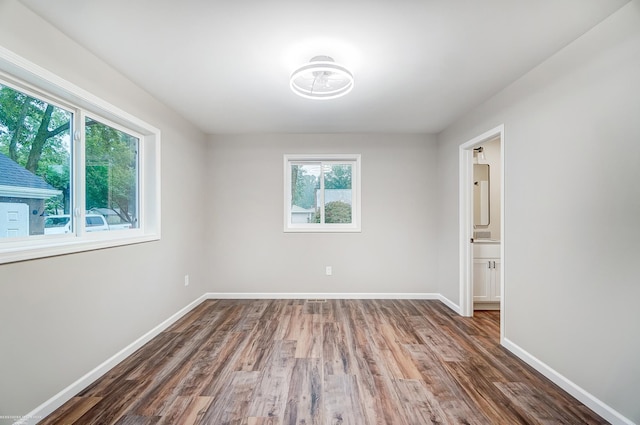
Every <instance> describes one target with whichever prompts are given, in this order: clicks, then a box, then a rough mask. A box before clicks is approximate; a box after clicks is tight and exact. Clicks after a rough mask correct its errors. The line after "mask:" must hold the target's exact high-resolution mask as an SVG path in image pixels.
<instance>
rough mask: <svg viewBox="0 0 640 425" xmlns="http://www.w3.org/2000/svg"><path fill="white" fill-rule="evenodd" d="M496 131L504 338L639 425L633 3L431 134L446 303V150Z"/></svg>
mask: <svg viewBox="0 0 640 425" xmlns="http://www.w3.org/2000/svg"><path fill="white" fill-rule="evenodd" d="M499 124H504V125H505V141H504V145H503V148H504V154H505V162H506V164H505V180H506V183H505V185H506V187H505V190H506V193H505V234H504V235H503V241H504V246H505V258H504V264H505V275H504V279H505V299H506V309H505V311H504V314H505V323H506V328H505V337H506V338H507V339H508V340H509V341H511V342H513V343H515V344H516V345H517V346H519V347H521V348H522V349H524V350H525V351H527V352H528V353H530V354H532V355H533V356H535V357H536V358H538V359H539V360H540V361H542V362H543V363H545V364H546V365H548V366H550V367H551V368H553V369H555V371H557V372H558V373H559V374H561V375H563V376H564V377H566V378H568V379H569V380H570V381H572V382H573V383H575V384H577V385H578V386H579V387H581V388H582V389H584V390H586V391H587V392H589V393H591V394H592V395H593V396H595V397H596V398H597V399H599V400H601V401H603V402H604V403H606V404H607V405H609V406H610V407H612V408H613V409H615V410H616V411H618V412H619V413H621V414H622V415H624V416H626V417H627V418H628V419H631V420H632V421H634V422H637V423H640V405H639V404H638V394H640V361H638V359H640V336H639V335H640V333H639V331H638V325H639V324H640V309H639V308H638V300H639V299H640V284H639V283H638V282H639V281H640V280H639V277H638V267H637V262H638V258H640V245H639V243H638V241H640V184H638V182H640V2H638V1H633V2H631V3H629V4H628V5H627V6H625V7H623V8H622V9H620V11H618V12H616V13H615V14H614V15H612V16H611V17H610V18H608V19H607V20H605V21H604V22H603V23H601V24H600V25H598V26H596V27H595V28H594V29H592V30H591V31H589V32H588V33H587V34H585V35H584V36H583V37H581V38H579V39H578V40H577V41H575V42H574V43H572V44H570V45H569V46H567V47H566V48H565V49H563V50H562V51H560V52H559V53H558V54H556V55H555V56H553V57H552V58H550V59H549V60H547V61H546V62H545V63H543V64H542V65H540V66H539V67H537V68H536V69H534V70H533V71H531V72H530V73H528V74H527V75H525V76H524V77H523V78H521V79H520V80H518V81H517V82H515V83H514V84H513V85H511V86H510V87H508V88H507V89H505V90H504V91H503V92H501V93H500V94H498V95H497V96H496V97H494V98H493V99H492V100H491V101H489V102H487V103H486V104H484V105H482V106H481V107H479V108H478V109H477V110H475V111H474V112H472V113H470V114H468V115H467V116H465V117H464V118H463V119H461V120H459V121H458V122H457V123H455V124H454V125H452V126H451V127H450V128H448V129H447V130H446V131H445V132H443V133H442V134H440V135H439V136H438V147H439V150H438V166H439V178H440V184H441V186H440V201H441V208H440V221H439V223H440V228H441V229H442V230H443V231H442V233H441V236H440V241H441V249H442V251H441V256H440V259H439V268H440V271H441V273H440V275H439V282H440V290H441V292H442V293H443V294H444V295H445V296H447V297H449V298H450V299H452V300H455V301H458V300H459V294H458V289H459V286H458V267H457V265H458V245H457V241H458V218H457V211H458V198H457V193H458V192H457V184H458V164H457V162H458V146H459V145H460V144H462V143H464V142H466V141H468V140H470V139H472V138H473V137H475V136H477V135H479V134H482V133H483V132H485V131H487V130H489V129H491V128H494V127H496V126H497V125H499Z"/></svg>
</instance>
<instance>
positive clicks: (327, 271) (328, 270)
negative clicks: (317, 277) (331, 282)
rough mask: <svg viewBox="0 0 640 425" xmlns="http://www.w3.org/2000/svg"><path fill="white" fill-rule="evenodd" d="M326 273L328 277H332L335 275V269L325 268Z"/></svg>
mask: <svg viewBox="0 0 640 425" xmlns="http://www.w3.org/2000/svg"><path fill="white" fill-rule="evenodd" d="M324 273H325V274H326V275H327V276H331V275H332V274H333V269H332V268H331V266H327V267H325V268H324Z"/></svg>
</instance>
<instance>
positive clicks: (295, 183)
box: [291, 165, 320, 209]
mask: <svg viewBox="0 0 640 425" xmlns="http://www.w3.org/2000/svg"><path fill="white" fill-rule="evenodd" d="M291 187H292V189H293V195H292V196H293V205H297V206H299V207H302V208H307V209H308V208H313V206H314V205H315V203H316V190H318V189H319V188H320V181H319V180H318V178H317V177H316V176H315V175H313V174H309V173H308V170H307V167H305V166H300V165H294V166H292V167H291Z"/></svg>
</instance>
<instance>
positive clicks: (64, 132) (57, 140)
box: [0, 85, 72, 214]
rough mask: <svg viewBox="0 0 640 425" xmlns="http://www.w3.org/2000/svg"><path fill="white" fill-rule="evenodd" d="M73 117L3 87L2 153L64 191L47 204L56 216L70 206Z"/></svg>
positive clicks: (0, 106)
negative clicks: (70, 137)
mask: <svg viewBox="0 0 640 425" xmlns="http://www.w3.org/2000/svg"><path fill="white" fill-rule="evenodd" d="M71 117H72V114H71V113H70V112H68V111H66V110H64V109H61V108H58V107H55V106H53V105H49V104H47V103H45V102H43V101H42V100H39V99H35V98H32V97H30V96H27V95H26V94H24V93H21V92H19V91H16V90H13V89H12V88H10V87H6V86H2V85H0V152H2V153H3V154H5V155H6V156H8V157H9V158H11V159H12V160H13V161H15V162H16V163H18V164H20V165H21V166H23V167H24V168H26V169H27V170H29V171H31V172H32V173H34V174H36V175H38V176H40V177H42V178H43V179H44V180H45V181H46V182H47V183H49V184H50V185H51V186H53V187H54V188H56V189H59V190H61V191H62V195H61V196H60V197H56V198H50V199H48V200H47V201H46V206H45V207H46V211H47V212H49V213H53V214H55V213H58V212H59V210H64V211H65V212H68V207H69V194H70V192H69V190H70V184H69V176H70V172H69V164H70V159H71V155H70V142H69V133H70V132H69V128H70V126H71Z"/></svg>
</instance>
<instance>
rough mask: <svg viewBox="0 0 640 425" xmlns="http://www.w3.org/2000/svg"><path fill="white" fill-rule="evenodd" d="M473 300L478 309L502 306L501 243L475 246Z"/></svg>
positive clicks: (477, 244)
mask: <svg viewBox="0 0 640 425" xmlns="http://www.w3.org/2000/svg"><path fill="white" fill-rule="evenodd" d="M473 253H474V258H473V302H474V306H475V308H476V309H483V308H492V309H493V308H499V307H500V304H499V303H500V244H499V243H497V242H488V243H482V242H479V243H475V244H474V247H473Z"/></svg>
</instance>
